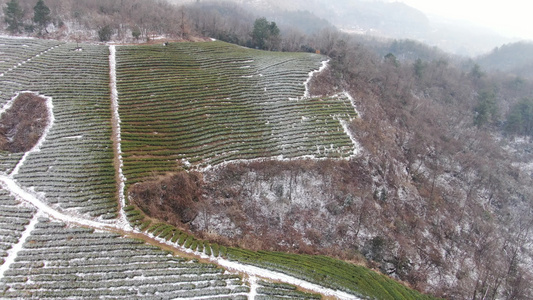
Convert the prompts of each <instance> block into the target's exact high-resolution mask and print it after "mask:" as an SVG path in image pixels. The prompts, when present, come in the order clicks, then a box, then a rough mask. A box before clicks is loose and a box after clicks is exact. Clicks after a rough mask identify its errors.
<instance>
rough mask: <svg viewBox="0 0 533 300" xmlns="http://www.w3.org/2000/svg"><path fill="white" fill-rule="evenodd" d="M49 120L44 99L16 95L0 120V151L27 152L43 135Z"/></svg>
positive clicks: (36, 96)
mask: <svg viewBox="0 0 533 300" xmlns="http://www.w3.org/2000/svg"><path fill="white" fill-rule="evenodd" d="M49 119H50V116H49V115H48V109H47V106H46V99H44V98H43V97H40V96H38V95H35V94H32V93H22V94H20V95H18V96H17V98H16V99H15V101H14V102H13V105H12V106H11V108H10V109H8V110H7V111H5V112H4V113H3V114H2V116H1V118H0V150H4V151H9V152H12V153H17V152H26V151H29V150H30V149H31V148H33V146H35V144H37V142H38V141H39V139H40V138H41V136H42V135H43V133H44V130H45V128H46V125H47V124H48V122H49Z"/></svg>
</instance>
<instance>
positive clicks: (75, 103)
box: [0, 39, 118, 218]
mask: <svg viewBox="0 0 533 300" xmlns="http://www.w3.org/2000/svg"><path fill="white" fill-rule="evenodd" d="M75 49H76V45H75V44H65V43H60V42H57V41H47V40H19V39H16V40H15V39H0V52H1V53H2V60H3V61H2V63H1V65H0V66H1V67H2V69H1V70H0V73H1V74H3V76H1V77H0V82H1V84H0V108H1V107H2V106H3V105H4V104H6V103H8V102H9V101H10V100H11V99H12V98H13V97H15V96H16V94H17V93H19V92H22V91H33V92H38V93H39V94H40V95H43V96H46V97H51V98H52V99H53V100H52V102H53V115H54V119H55V120H54V122H53V125H52V127H51V129H50V132H49V133H48V134H47V137H46V140H45V141H44V143H43V144H42V146H41V147H40V151H38V152H34V153H31V154H30V155H28V157H26V159H25V160H26V163H24V164H22V165H21V166H20V168H19V169H18V170H13V169H14V168H15V165H16V164H17V163H18V162H19V161H20V160H19V158H21V157H22V153H20V154H19V153H16V154H7V153H2V154H0V158H2V163H0V166H2V165H5V166H2V169H3V170H5V171H7V172H6V174H11V173H12V172H15V173H16V174H11V175H12V176H13V177H14V178H15V179H17V181H18V182H20V184H22V185H23V186H26V187H33V188H34V190H35V192H37V193H44V195H45V198H44V199H45V201H46V202H47V203H50V204H53V205H56V206H57V207H58V208H61V209H75V210H76V211H78V212H79V213H83V214H87V215H90V216H94V217H97V216H100V217H102V218H114V217H115V216H116V212H117V209H118V205H117V201H116V199H115V193H116V190H117V188H116V185H115V169H114V167H113V148H112V141H111V120H110V119H111V110H110V108H109V107H110V102H109V93H110V91H109V65H108V63H107V56H108V55H109V51H108V49H107V47H103V46H97V45H84V47H83V51H75ZM4 158H5V160H4Z"/></svg>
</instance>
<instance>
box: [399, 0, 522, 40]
mask: <svg viewBox="0 0 533 300" xmlns="http://www.w3.org/2000/svg"><path fill="white" fill-rule="evenodd" d="M397 1H398V2H403V3H405V4H407V5H409V6H412V7H414V8H417V9H419V10H421V11H422V12H424V13H426V14H433V15H438V16H444V17H448V18H453V19H463V20H468V21H471V22H472V23H474V24H477V25H481V26H484V27H489V28H492V29H493V30H495V31H496V32H499V33H501V34H504V35H507V36H509V37H519V38H523V39H532V40H533V17H532V14H533V2H531V1H530V0H505V1H501V0H397Z"/></svg>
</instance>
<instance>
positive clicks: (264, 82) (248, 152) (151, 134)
mask: <svg viewBox="0 0 533 300" xmlns="http://www.w3.org/2000/svg"><path fill="white" fill-rule="evenodd" d="M324 60H325V58H324V57H323V56H319V55H309V54H301V53H270V52H262V51H255V50H249V49H244V48H241V47H237V46H233V45H229V44H226V43H222V42H213V43H177V44H170V45H168V46H163V45H156V46H140V47H133V46H131V47H127V46H124V47H117V77H118V80H117V85H118V92H119V98H120V103H121V106H120V116H121V119H122V127H121V128H122V132H123V133H122V149H123V151H124V165H125V170H124V172H125V176H126V178H128V182H129V183H130V184H132V183H135V182H137V181H139V180H142V179H143V178H145V177H146V176H149V175H153V172H154V171H155V172H158V173H161V174H162V173H165V172H168V171H176V170H179V169H180V167H181V165H182V164H183V162H186V164H189V163H190V164H192V165H194V166H199V167H208V166H211V165H217V164H219V163H222V162H225V161H232V160H238V159H256V158H273V157H278V158H297V157H304V156H307V157H315V158H336V157H338V158H342V157H349V156H350V155H352V154H353V152H354V145H353V143H352V141H351V140H350V138H349V136H348V135H346V133H345V132H344V129H343V126H342V124H341V122H340V121H341V120H350V119H353V118H355V117H356V113H355V110H354V108H353V107H352V105H351V102H350V101H349V99H348V97H346V96H344V95H339V96H338V97H331V98H311V97H304V95H305V93H306V92H305V91H306V84H305V83H306V81H307V80H308V78H309V76H310V74H309V73H310V72H311V71H313V70H317V69H319V67H320V66H321V64H322V62H323V61H324ZM169 162H170V163H169Z"/></svg>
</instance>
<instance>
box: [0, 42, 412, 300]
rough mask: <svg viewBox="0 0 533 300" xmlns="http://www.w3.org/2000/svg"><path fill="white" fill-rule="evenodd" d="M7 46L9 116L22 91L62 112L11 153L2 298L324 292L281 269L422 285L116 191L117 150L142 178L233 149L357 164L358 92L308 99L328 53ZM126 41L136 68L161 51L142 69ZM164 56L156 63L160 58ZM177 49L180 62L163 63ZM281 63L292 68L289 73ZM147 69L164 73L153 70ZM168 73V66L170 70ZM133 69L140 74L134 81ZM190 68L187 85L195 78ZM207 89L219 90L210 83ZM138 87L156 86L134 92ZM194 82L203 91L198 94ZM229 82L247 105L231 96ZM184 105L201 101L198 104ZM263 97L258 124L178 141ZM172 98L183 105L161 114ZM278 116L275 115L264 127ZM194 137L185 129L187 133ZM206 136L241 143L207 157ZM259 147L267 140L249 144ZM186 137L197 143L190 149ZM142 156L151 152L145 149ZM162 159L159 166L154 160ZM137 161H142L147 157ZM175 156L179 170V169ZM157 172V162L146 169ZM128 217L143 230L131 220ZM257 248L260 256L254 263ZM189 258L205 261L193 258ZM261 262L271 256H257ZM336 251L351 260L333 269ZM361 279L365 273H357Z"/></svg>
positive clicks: (333, 281)
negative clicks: (227, 230)
mask: <svg viewBox="0 0 533 300" xmlns="http://www.w3.org/2000/svg"><path fill="white" fill-rule="evenodd" d="M0 44H1V45H0V50H1V51H2V52H4V53H9V54H10V56H8V57H6V59H5V61H4V64H3V65H2V69H0V72H2V73H1V74H2V76H1V77H0V81H1V82H2V85H1V86H2V90H1V98H0V99H1V102H0V103H1V104H2V110H1V112H2V114H3V113H4V111H8V109H9V107H10V106H11V102H12V100H13V99H14V98H15V96H16V94H17V93H18V92H20V91H28V90H29V91H33V92H35V93H37V92H38V93H39V94H40V95H44V96H45V99H47V100H46V103H47V108H48V110H49V120H48V122H47V123H48V125H47V127H46V129H45V130H44V133H43V135H42V136H41V138H40V139H39V141H38V143H37V144H36V146H34V147H33V148H32V149H30V150H29V151H26V152H23V153H22V152H21V153H7V152H0V158H1V160H0V166H1V167H2V170H1V173H0V183H1V186H2V189H1V190H0V211H1V214H2V218H1V220H0V229H1V230H0V234H1V237H2V244H1V245H2V248H1V249H2V250H1V252H0V254H1V256H2V260H1V261H0V263H1V266H0V296H1V297H2V298H25V297H37V298H41V299H47V298H93V297H113V298H116V299H148V298H153V299H161V298H176V297H177V298H183V297H186V298H196V297H203V298H206V299H208V298H220V297H228V298H232V299H246V298H249V297H252V298H253V297H256V298H258V299H259V298H270V297H272V296H273V295H274V296H276V297H277V296H281V297H289V298H303V299H313V298H317V297H318V296H317V295H314V294H309V293H306V292H301V291H297V290H296V287H292V286H288V285H283V284H276V283H268V282H264V281H260V280H257V279H256V278H257V277H259V278H268V279H269V280H273V279H276V280H279V279H280V278H284V279H282V280H285V281H287V282H289V283H293V282H294V283H296V284H298V285H302V286H305V287H306V288H307V289H310V290H312V291H316V292H319V293H323V294H326V295H332V296H333V297H338V298H343V299H356V298H357V296H355V295H362V296H365V297H380V298H382V297H381V296H379V295H383V296H385V297H386V298H387V299H395V298H397V296H400V297H402V298H404V297H407V298H413V299H414V298H420V297H422V296H421V295H420V294H419V293H418V292H416V291H413V290H410V289H408V288H406V287H404V286H403V285H400V284H398V283H396V282H394V281H392V280H390V279H388V278H386V277H385V276H383V275H379V274H377V273H375V272H373V271H369V270H367V269H364V268H358V267H355V266H353V265H352V264H348V263H341V262H340V261H338V260H334V259H330V258H321V257H306V256H299V255H293V256H288V257H289V260H286V258H282V256H280V255H279V254H276V253H269V252H266V253H265V252H247V251H244V252H243V250H239V249H236V248H231V247H225V246H222V245H219V244H217V243H215V242H214V241H209V240H201V239H198V238H195V237H194V236H193V235H191V234H190V232H188V231H185V230H183V226H181V228H177V227H174V226H171V225H168V224H165V223H160V222H158V221H157V220H155V219H151V218H150V217H148V216H146V215H144V214H143V213H141V212H140V211H138V210H136V209H135V207H134V206H132V205H129V206H124V203H123V202H122V201H118V200H119V197H118V195H119V194H120V189H121V187H122V186H121V184H120V183H121V180H122V179H121V176H119V174H121V171H122V170H121V164H119V163H118V162H117V161H120V158H119V157H120V156H121V155H122V154H123V155H124V163H125V169H124V170H125V172H124V173H125V174H126V176H130V178H133V179H132V181H138V182H144V181H146V180H147V179H151V178H152V176H151V175H157V174H163V173H166V172H168V171H177V170H178V171H179V170H182V167H185V168H187V167H194V166H197V167H198V168H199V170H201V167H207V166H209V165H215V164H218V165H221V162H222V161H224V160H234V159H239V158H250V156H251V157H255V158H261V160H262V159H264V158H265V157H266V158H268V157H271V158H272V156H269V155H276V156H274V158H277V157H278V156H281V155H283V157H291V158H293V159H295V160H301V159H300V158H298V157H301V156H313V157H316V158H321V159H324V158H327V157H330V156H331V157H333V158H335V159H337V160H338V161H345V160H346V159H347V158H349V157H350V156H352V155H353V154H354V151H355V149H356V148H355V146H356V145H355V144H354V142H355V141H354V140H353V137H351V136H350V135H348V134H347V132H349V131H347V129H346V127H347V125H343V123H344V122H348V121H350V119H353V118H355V117H356V112H355V110H354V107H353V106H352V102H351V100H352V99H351V98H350V97H349V96H348V95H347V94H339V95H333V96H332V97H319V98H309V97H308V95H307V92H306V84H305V82H306V80H308V79H309V76H310V71H312V70H316V69H318V68H319V67H320V66H321V61H322V60H323V57H320V56H312V55H311V56H310V55H299V54H287V55H281V54H269V53H264V52H257V51H250V50H242V48H238V47H235V46H231V45H227V44H222V43H206V44H182V45H170V46H169V47H168V48H166V47H163V46H161V45H154V46H150V47H146V48H143V47H139V48H129V47H124V48H121V47H117V48H119V49H118V51H116V53H115V51H114V49H115V48H114V47H107V46H103V45H100V46H99V45H89V44H82V45H81V47H79V45H76V44H71V43H62V42H56V41H45V40H32V39H16V40H15V39H5V38H2V39H1V43H0ZM193 50H194V51H193ZM137 51H138V52H137ZM128 54H130V55H131V54H135V55H136V58H135V59H134V61H135V60H136V61H137V62H139V65H142V64H141V63H140V62H141V60H142V59H145V60H147V61H149V62H150V63H149V64H148V65H149V66H151V67H149V66H147V67H146V68H143V67H142V68H135V66H136V64H135V63H132V64H130V67H131V68H130V69H127V68H124V66H125V65H127V64H126V63H125V61H126V58H127V55H128ZM147 54H148V55H147ZM115 55H116V56H117V57H115ZM209 57H211V60H209V59H208V58H209ZM115 58H117V60H118V74H117V75H118V80H110V76H111V77H112V79H116V78H115V77H114V72H113V70H114V68H113V67H114V65H113V66H110V64H113V62H115ZM169 58H171V59H169ZM250 58H251V59H250ZM195 59H196V61H195ZM251 60H253V61H251ZM153 62H159V63H160V65H159V67H158V65H157V64H155V65H154V64H153ZM172 62H175V63H176V62H177V64H174V65H171V66H170V67H169V68H167V69H165V67H168V64H169V63H172ZM220 62H223V63H220ZM256 62H257V65H256ZM302 65H303V66H305V67H303V68H302ZM135 70H137V72H138V73H141V74H142V73H144V74H145V75H144V76H142V77H138V78H140V79H142V80H137V81H136V82H132V83H130V84H125V83H126V82H127V80H126V79H127V78H128V77H127V76H124V75H123V74H128V72H130V71H132V72H133V71H135ZM283 70H285V71H286V73H285V74H283V73H280V72H282V71H283ZM294 71H296V72H294ZM150 73H152V74H156V77H157V78H155V79H154V78H153V79H152V80H150V76H149V74H150ZM293 73H294V74H293ZM161 74H168V78H164V77H161ZM134 75H135V72H133V73H132V76H131V77H130V80H132V79H133V78H135V77H136V76H134ZM121 76H122V77H121ZM172 76H177V77H176V78H174V79H173V78H172ZM179 76H182V77H179ZM250 76H251V77H250ZM254 77H256V78H254ZM263 79H264V80H265V81H262V80H263ZM187 80H188V81H187ZM202 80H203V81H202ZM145 81H146V82H145ZM184 81H185V82H188V84H185V85H183V82H184ZM114 82H116V83H117V86H118V87H119V93H118V100H119V103H121V102H120V101H121V100H122V99H124V102H125V103H127V102H128V101H132V104H131V107H130V105H125V104H124V103H121V104H120V105H121V107H120V109H119V110H118V111H120V112H121V113H123V115H120V118H117V116H116V111H114V109H113V107H114V106H112V105H111V99H112V98H113V97H114V96H116V94H115V92H114V90H113V89H112V87H113V86H114V84H113V83H114ZM110 87H111V89H110ZM187 87H189V88H190V90H185V91H184V92H183V93H176V90H178V89H179V88H180V89H182V88H183V89H185V88H187ZM210 88H212V89H213V90H214V91H215V92H210V91H209V89H210ZM265 89H266V90H265ZM269 90H271V91H272V92H270V91H269ZM254 91H255V93H253V92H254ZM128 92H129V93H130V94H128ZM163 92H166V93H163ZM219 93H220V94H221V95H222V96H218V95H219ZM137 94H141V95H144V97H138V98H136V97H134V96H135V95H137ZM128 95H129V97H128ZM151 95H154V96H152V97H153V98H156V96H157V95H159V96H160V98H157V101H159V102H157V103H159V104H163V103H164V101H166V102H168V104H167V106H165V105H152V106H146V107H144V108H141V107H136V104H135V103H134V101H142V102H140V103H146V100H147V99H150V96H151ZM161 95H163V96H161ZM187 95H193V98H186V96H187ZM228 95H229V96H231V97H235V98H237V99H239V100H240V102H239V101H235V102H232V101H230V100H231V99H227V98H230V97H227V96H228ZM112 96H113V97H112ZM122 96H124V98H122ZM130 97H131V98H130ZM217 97H223V98H217ZM293 97H294V98H293ZM183 98H184V99H186V100H183ZM143 99H144V101H143ZM232 99H233V98H232ZM228 102H231V103H228ZM280 102H283V103H280ZM180 103H181V104H182V105H186V104H191V103H193V104H192V106H191V109H190V110H188V111H187V110H185V109H183V108H182V107H180V106H179V104H180ZM194 103H200V104H197V105H194ZM217 103H220V104H222V105H221V107H223V108H225V109H224V110H221V112H222V113H219V112H218V110H219V109H221V107H215V108H213V107H212V106H215V104H217ZM207 104H209V105H207ZM284 104H285V105H284ZM261 105H265V106H267V107H266V108H265V109H263V110H262V112H263V114H262V115H259V116H255V118H251V119H252V121H247V122H249V123H245V124H246V125H247V126H249V127H244V128H243V129H245V130H239V129H240V127H239V126H236V127H233V128H232V129H234V130H229V131H227V132H226V135H223V136H222V138H218V136H219V135H218V131H216V130H215V131H213V134H211V135H206V136H204V135H201V134H200V135H198V136H197V138H196V139H200V141H195V139H194V138H193V139H192V142H196V143H197V145H196V146H195V145H194V144H193V146H192V147H190V148H188V147H184V148H179V149H178V150H177V151H176V149H177V148H176V149H174V146H175V145H179V144H180V142H182V140H181V139H178V142H174V143H175V144H173V141H174V139H172V138H170V137H172V135H171V134H170V133H171V132H172V129H173V128H179V126H178V125H179V124H180V123H181V122H184V123H185V124H186V125H187V126H186V129H185V131H184V132H185V133H187V132H189V131H191V132H194V131H195V130H196V131H198V130H203V129H205V130H207V129H208V128H211V127H213V128H218V127H220V128H221V129H223V128H224V126H227V127H230V125H232V124H237V125H238V124H240V122H239V121H241V120H247V116H246V113H249V112H252V113H253V112H254V111H256V109H257V107H258V106H259V107H260V106H261ZM269 105H270V106H269ZM274 107H275V108H276V109H274ZM127 108H130V110H129V111H128V109H127ZM123 109H124V110H123ZM143 110H144V113H145V114H146V116H147V117H144V118H141V117H139V118H134V117H133V116H132V115H130V118H129V119H128V113H132V112H137V113H141V112H143ZM165 111H170V112H171V113H170V114H169V115H168V116H165V115H164V114H163V115H159V114H161V113H162V112H163V113H164V112H165ZM172 112H174V113H179V112H186V114H184V115H179V114H174V113H172ZM217 113H219V114H218V115H217V118H216V120H214V121H215V122H214V123H213V124H212V125H211V127H210V126H208V123H209V122H210V121H209V116H208V114H213V115H216V114H217ZM152 114H153V115H152ZM140 116H142V114H140ZM195 116H200V119H199V121H198V122H200V123H201V122H206V123H205V124H203V125H202V124H197V125H194V123H195V122H194V121H193V122H188V120H189V118H192V119H193V120H194V117H195ZM225 117H232V118H230V120H232V122H233V123H226V124H224V123H222V124H220V123H217V122H221V120H222V119H224V118H225ZM120 120H122V123H119V122H120ZM135 120H137V122H138V123H137V124H136V123H135ZM254 120H259V121H254ZM140 121H143V122H142V123H141V122H140ZM141 124H144V125H145V126H146V127H148V128H149V129H147V130H146V129H145V130H137V131H134V130H132V129H135V128H137V129H138V128H139V127H135V126H134V125H141ZM268 124H277V126H265V125H268ZM194 126H197V127H194ZM150 127H152V128H150ZM253 128H258V132H259V134H260V135H261V136H263V137H264V141H262V140H261V139H257V140H254V139H251V138H250V137H252V136H254V134H255V133H254V131H253V130H251V129H253ZM284 128H287V130H282V129H284ZM226 129H227V128H226ZM154 130H158V131H154ZM165 130H167V131H165ZM276 130H280V131H276ZM121 131H122V132H121ZM160 132H161V134H162V135H163V134H168V135H167V138H163V139H161V140H160V142H157V141H158V140H157V139H154V138H153V137H152V136H154V135H159V133H160ZM120 133H123V136H124V141H122V140H121V139H119V138H118V137H119V136H120V135H119V134H120ZM182 134H183V133H182V132H178V134H176V136H178V137H179V136H181V135H182ZM228 136H229V137H230V138H227V137H228ZM217 138H218V140H217ZM283 138H285V139H283ZM202 139H214V140H215V142H213V143H214V145H217V144H221V145H224V141H225V140H228V141H230V142H229V143H228V145H229V146H231V147H233V148H232V150H233V152H232V153H231V155H227V156H225V153H226V152H224V151H227V150H226V149H225V148H221V152H220V154H221V155H222V159H218V157H217V156H214V155H211V154H210V151H211V149H207V150H206V149H202V146H201V145H203V144H206V141H205V140H203V141H202ZM143 142H145V144H143V146H142V147H140V148H139V149H138V150H136V151H144V153H142V155H138V154H135V155H132V152H133V150H132V149H135V148H134V147H138V146H139V143H143ZM122 144H123V145H124V149H123V152H122V151H121V150H120V149H121V145H122ZM158 147H159V148H158ZM162 147H163V148H164V147H166V148H168V149H166V150H164V149H161V148H162ZM255 147H257V148H258V149H259V150H257V151H252V150H254V149H255ZM261 147H264V148H261ZM183 149H185V150H187V149H189V150H188V152H181V151H183ZM214 149H217V148H216V146H215V147H214ZM250 149H251V150H250ZM161 150H164V151H161ZM269 151H271V152H269ZM228 153H229V152H228ZM156 154H157V155H156ZM117 156H118V157H117ZM144 157H149V158H150V159H145V160H143V159H139V158H144ZM161 157H163V158H161ZM176 159H178V160H176ZM152 161H154V162H157V161H159V163H154V164H152V163H151V162H152ZM139 162H140V163H139ZM147 162H148V163H147ZM165 162H166V163H165ZM136 164H137V166H139V165H140V166H141V167H140V168H139V167H137V168H136V167H135V166H136ZM178 164H179V165H180V166H182V167H179V168H176V165H178ZM189 164H191V165H189ZM159 166H163V167H164V168H163V169H160V168H159ZM147 169H148V170H151V171H152V172H148V173H147V172H146V170H147ZM193 173H194V172H190V174H193ZM180 174H186V173H185V172H180ZM132 175H136V176H137V177H135V176H132ZM126 182H128V180H126ZM130 184H131V183H130ZM159 187H160V188H161V189H163V190H164V189H166V188H170V187H164V186H159ZM156 191H157V190H156ZM124 217H126V218H127V219H128V220H129V221H130V222H131V226H135V229H133V228H132V227H131V226H130V224H127V223H125V222H124V221H125V220H124ZM147 222H148V223H147ZM162 248H163V249H165V250H170V251H171V252H166V251H163V250H162ZM250 255H252V257H253V256H257V259H252V260H250V257H251V256H250ZM184 256H185V257H188V258H191V257H193V258H196V259H194V260H188V259H185V258H182V257H184ZM226 258H228V259H231V260H232V261H233V262H231V261H228V260H227V259H226ZM197 259H201V262H200V261H198V260H197ZM280 259H282V261H280ZM235 260H237V261H241V262H242V263H244V264H242V263H241V264H239V263H236V262H234V261H235ZM283 260H286V261H285V262H283ZM208 261H210V262H214V263H216V264H219V265H224V266H226V268H228V269H221V268H219V267H217V266H215V265H213V264H208V263H206V262H208ZM254 262H255V263H254ZM324 262H326V264H325V265H324ZM250 263H254V264H257V265H259V266H260V267H261V268H252V267H250V266H249V265H246V264H250ZM332 263H334V264H338V266H339V267H336V268H335V269H330V268H329V267H328V266H329V265H330V264H332ZM303 265H306V266H310V269H305V270H306V271H305V272H302V270H304V269H302V268H301V267H299V266H303ZM266 269H270V270H274V271H278V272H283V273H286V274H288V275H283V274H281V273H275V272H272V271H266ZM231 270H234V271H231ZM309 270H313V271H312V272H309ZM239 274H244V275H245V276H246V277H245V278H243V277H242V276H239ZM361 274H363V275H361ZM358 276H363V279H357V280H355V279H354V278H359V277H358ZM324 278H329V279H330V280H329V279H328V280H326V281H327V282H328V284H329V285H328V287H329V288H325V287H323V285H324V282H323V279H324ZM360 280H362V281H360ZM360 282H361V283H360ZM339 289H341V290H342V291H339Z"/></svg>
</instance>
